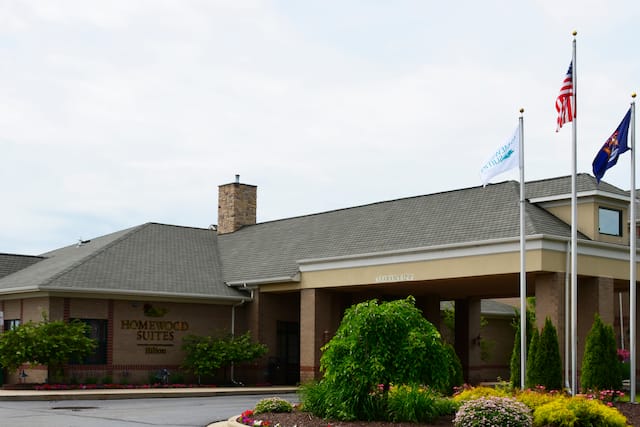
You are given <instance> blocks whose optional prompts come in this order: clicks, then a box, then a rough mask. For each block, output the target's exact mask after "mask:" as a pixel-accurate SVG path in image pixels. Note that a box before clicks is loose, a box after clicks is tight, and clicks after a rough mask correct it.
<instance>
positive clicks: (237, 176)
mask: <svg viewBox="0 0 640 427" xmlns="http://www.w3.org/2000/svg"><path fill="white" fill-rule="evenodd" d="M236 184H240V174H239V173H237V174H236Z"/></svg>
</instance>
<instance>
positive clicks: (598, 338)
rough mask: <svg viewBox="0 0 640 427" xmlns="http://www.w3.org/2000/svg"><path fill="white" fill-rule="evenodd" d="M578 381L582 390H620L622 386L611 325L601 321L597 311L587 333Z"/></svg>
mask: <svg viewBox="0 0 640 427" xmlns="http://www.w3.org/2000/svg"><path fill="white" fill-rule="evenodd" d="M580 383H581V386H582V389H583V390H584V391H587V390H620V388H621V387H622V371H621V366H620V362H619V360H618V356H617V346H616V338H615V333H614V332H613V327H612V326H611V325H606V324H605V323H604V322H602V319H600V316H599V315H598V313H596V314H595V318H594V321H593V325H592V327H591V330H590V331H589V334H588V335H587V339H586V344H585V349H584V355H583V357H582V376H581V377H580Z"/></svg>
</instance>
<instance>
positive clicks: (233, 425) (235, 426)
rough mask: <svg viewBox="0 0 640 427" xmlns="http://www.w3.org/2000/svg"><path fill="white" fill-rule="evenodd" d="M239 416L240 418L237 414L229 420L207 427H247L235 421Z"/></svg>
mask: <svg viewBox="0 0 640 427" xmlns="http://www.w3.org/2000/svg"><path fill="white" fill-rule="evenodd" d="M239 416H240V415H239V414H238V415H234V416H233V417H231V418H229V419H228V420H227V421H218V422H216V423H211V424H209V425H208V426H207V427H248V426H246V425H244V424H241V423H239V422H237V421H236V420H237V419H238V417H239Z"/></svg>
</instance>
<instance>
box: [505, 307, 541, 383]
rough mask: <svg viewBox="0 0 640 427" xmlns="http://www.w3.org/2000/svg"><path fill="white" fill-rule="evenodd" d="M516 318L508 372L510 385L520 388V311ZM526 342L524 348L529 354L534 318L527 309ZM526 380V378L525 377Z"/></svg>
mask: <svg viewBox="0 0 640 427" xmlns="http://www.w3.org/2000/svg"><path fill="white" fill-rule="evenodd" d="M517 315H518V316H517V318H516V320H515V321H514V326H515V330H516V334H515V338H514V340H513V351H512V352H511V361H510V365H509V366H510V372H511V380H510V381H511V385H512V386H513V387H515V388H520V385H521V384H520V358H521V357H520V347H521V346H520V342H521V341H520V335H521V329H520V313H519V312H518V313H517ZM525 319H526V343H527V348H526V354H527V355H528V354H529V345H530V343H531V336H532V331H533V328H534V326H533V325H534V320H535V314H534V313H533V312H532V311H531V310H529V309H527V312H526V317H525ZM525 381H526V379H525Z"/></svg>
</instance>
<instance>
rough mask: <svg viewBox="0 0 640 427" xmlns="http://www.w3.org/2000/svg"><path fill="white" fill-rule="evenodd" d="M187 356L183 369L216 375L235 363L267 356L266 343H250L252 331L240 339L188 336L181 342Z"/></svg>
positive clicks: (239, 337) (202, 374)
mask: <svg viewBox="0 0 640 427" xmlns="http://www.w3.org/2000/svg"><path fill="white" fill-rule="evenodd" d="M182 348H183V350H184V351H185V353H186V357H185V359H184V362H183V364H182V366H183V368H185V369H186V370H188V371H190V372H192V373H193V374H195V375H197V376H198V377H201V376H210V375H214V374H215V373H216V371H218V369H220V368H223V367H227V366H231V364H232V363H241V362H250V361H252V360H255V359H257V358H259V357H262V356H264V355H265V354H266V353H267V347H266V346H265V345H264V344H260V343H256V342H253V341H252V340H251V332H249V331H247V332H246V333H244V334H242V335H239V336H232V335H226V336H224V337H222V338H220V337H213V336H198V335H188V336H186V337H185V338H184V339H183V341H182Z"/></svg>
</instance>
